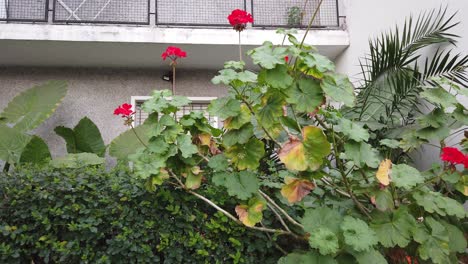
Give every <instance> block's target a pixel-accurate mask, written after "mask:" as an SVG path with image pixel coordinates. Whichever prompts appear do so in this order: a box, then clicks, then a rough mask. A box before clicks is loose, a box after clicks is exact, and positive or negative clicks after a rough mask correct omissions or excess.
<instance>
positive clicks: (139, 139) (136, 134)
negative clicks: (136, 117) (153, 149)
mask: <svg viewBox="0 0 468 264" xmlns="http://www.w3.org/2000/svg"><path fill="white" fill-rule="evenodd" d="M130 127H131V128H132V131H133V134H135V136H136V137H137V139H138V141H140V143H141V144H142V145H143V146H145V148H148V146H147V145H146V144H145V142H143V140H141V138H140V136H138V133H137V132H136V130H135V127H133V125H132V124H131V125H130Z"/></svg>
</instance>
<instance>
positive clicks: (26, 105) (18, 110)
mask: <svg viewBox="0 0 468 264" xmlns="http://www.w3.org/2000/svg"><path fill="white" fill-rule="evenodd" d="M66 94H67V83H66V82H64V81H49V82H47V83H45V84H42V85H38V86H35V87H33V88H31V89H29V90H26V91H24V92H22V93H20V94H19V95H17V96H16V97H15V98H13V100H11V101H10V103H9V104H8V106H7V107H6V108H5V109H4V110H3V113H0V116H1V117H4V118H6V123H7V124H9V126H13V127H14V128H15V129H16V130H17V131H21V132H26V131H31V130H33V129H34V128H36V127H38V126H39V125H40V124H42V122H44V121H45V120H46V119H47V118H49V117H50V116H51V115H52V114H53V113H54V112H55V110H56V109H57V107H58V106H59V105H60V103H61V102H62V100H63V98H64V97H65V95H66Z"/></svg>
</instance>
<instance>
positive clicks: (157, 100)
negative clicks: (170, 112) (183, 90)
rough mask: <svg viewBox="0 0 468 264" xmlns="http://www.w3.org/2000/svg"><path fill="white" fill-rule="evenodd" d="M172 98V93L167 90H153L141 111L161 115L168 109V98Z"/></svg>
mask: <svg viewBox="0 0 468 264" xmlns="http://www.w3.org/2000/svg"><path fill="white" fill-rule="evenodd" d="M170 96H172V93H171V92H170V91H168V90H155V91H153V93H152V94H151V98H150V99H149V100H146V102H145V103H144V104H143V105H142V109H143V111H145V112H146V113H153V112H156V113H162V112H163V111H165V110H166V109H168V108H169V107H170V105H169V100H168V99H167V98H168V97H170Z"/></svg>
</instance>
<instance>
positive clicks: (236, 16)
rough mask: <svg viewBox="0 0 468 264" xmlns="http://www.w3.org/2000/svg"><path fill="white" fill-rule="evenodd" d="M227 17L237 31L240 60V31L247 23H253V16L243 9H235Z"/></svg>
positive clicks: (240, 57) (240, 56) (240, 58)
mask: <svg viewBox="0 0 468 264" xmlns="http://www.w3.org/2000/svg"><path fill="white" fill-rule="evenodd" d="M227 18H228V21H229V24H231V26H232V28H233V29H234V30H235V31H237V32H239V60H241V61H242V44H241V32H242V31H243V30H244V29H246V28H247V24H248V23H253V21H254V20H253V17H252V15H251V14H250V13H249V12H247V11H245V10H241V9H236V10H233V11H232V12H231V14H230V15H229V16H228V17H227Z"/></svg>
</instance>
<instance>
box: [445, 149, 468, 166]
mask: <svg viewBox="0 0 468 264" xmlns="http://www.w3.org/2000/svg"><path fill="white" fill-rule="evenodd" d="M440 159H441V160H442V161H446V162H449V163H450V164H452V165H455V164H463V166H465V168H468V155H465V154H463V153H462V152H461V151H460V150H458V149H457V148H452V147H445V148H443V149H442V153H441V154H440Z"/></svg>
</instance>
